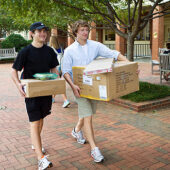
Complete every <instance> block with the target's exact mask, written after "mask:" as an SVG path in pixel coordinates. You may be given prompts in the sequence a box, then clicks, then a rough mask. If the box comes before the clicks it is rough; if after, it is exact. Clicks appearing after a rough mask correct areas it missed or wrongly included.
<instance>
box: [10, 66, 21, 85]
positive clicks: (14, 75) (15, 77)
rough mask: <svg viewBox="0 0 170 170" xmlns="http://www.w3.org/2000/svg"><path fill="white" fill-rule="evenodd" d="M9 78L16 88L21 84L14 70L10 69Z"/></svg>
mask: <svg viewBox="0 0 170 170" xmlns="http://www.w3.org/2000/svg"><path fill="white" fill-rule="evenodd" d="M11 77H12V80H13V81H14V83H15V84H16V86H17V87H18V86H19V84H21V81H20V80H19V78H18V72H17V71H16V70H15V69H12V73H11Z"/></svg>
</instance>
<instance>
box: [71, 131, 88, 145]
mask: <svg viewBox="0 0 170 170" xmlns="http://www.w3.org/2000/svg"><path fill="white" fill-rule="evenodd" d="M71 135H72V136H73V137H74V138H75V139H77V142H78V143H80V144H85V143H86V140H85V139H84V137H83V132H82V131H81V130H80V131H79V132H76V131H75V128H73V130H72V132H71Z"/></svg>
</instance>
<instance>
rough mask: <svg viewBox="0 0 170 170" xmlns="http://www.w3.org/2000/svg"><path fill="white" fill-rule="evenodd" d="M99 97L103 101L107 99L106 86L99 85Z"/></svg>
mask: <svg viewBox="0 0 170 170" xmlns="http://www.w3.org/2000/svg"><path fill="white" fill-rule="evenodd" d="M99 95H100V98H101V99H107V89H106V86H103V85H99Z"/></svg>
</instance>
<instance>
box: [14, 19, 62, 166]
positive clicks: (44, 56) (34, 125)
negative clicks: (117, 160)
mask: <svg viewBox="0 0 170 170" xmlns="http://www.w3.org/2000/svg"><path fill="white" fill-rule="evenodd" d="M47 31H48V27H46V26H45V25H44V24H43V23H41V22H36V23H33V24H32V25H31V27H30V33H31V36H32V38H33V42H32V44H30V45H28V46H27V47H25V48H23V49H22V50H21V51H20V52H19V54H18V56H17V58H16V60H15V62H14V64H13V66H12V79H13V81H14V82H15V84H16V86H17V88H18V90H19V92H20V94H21V96H23V97H25V92H24V91H23V85H22V84H21V82H20V80H19V77H18V71H21V70H23V72H22V78H23V79H30V78H33V75H34V74H35V73H46V72H52V73H56V74H58V73H57V70H56V66H57V65H58V64H59V63H58V60H57V58H56V54H55V52H54V50H53V49H52V48H51V47H48V46H46V45H44V43H45V40H46V38H47ZM25 103H26V109H27V113H28V117H29V121H30V129H31V140H32V149H35V152H36V154H37V158H38V169H46V168H48V167H51V166H52V163H51V162H50V161H48V160H47V157H46V156H44V152H45V150H44V149H43V148H42V143H41V131H42V127H43V119H44V118H45V117H46V116H47V115H49V114H50V113H51V106H52V96H42V97H34V98H25Z"/></svg>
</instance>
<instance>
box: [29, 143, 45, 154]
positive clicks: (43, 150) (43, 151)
mask: <svg viewBox="0 0 170 170" xmlns="http://www.w3.org/2000/svg"><path fill="white" fill-rule="evenodd" d="M31 148H32V150H35V148H34V145H32V146H31ZM42 153H43V154H45V153H46V150H45V149H44V148H43V147H42Z"/></svg>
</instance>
